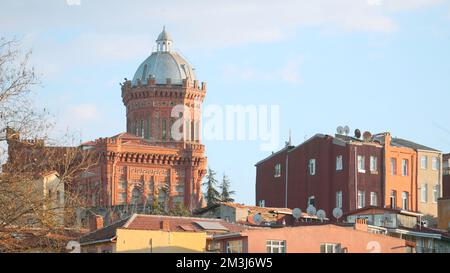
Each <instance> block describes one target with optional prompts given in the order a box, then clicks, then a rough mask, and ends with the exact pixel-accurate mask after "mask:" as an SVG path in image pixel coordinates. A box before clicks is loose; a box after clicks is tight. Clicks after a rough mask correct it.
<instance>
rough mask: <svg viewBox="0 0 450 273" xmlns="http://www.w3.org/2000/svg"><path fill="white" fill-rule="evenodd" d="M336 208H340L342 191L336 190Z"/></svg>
mask: <svg viewBox="0 0 450 273" xmlns="http://www.w3.org/2000/svg"><path fill="white" fill-rule="evenodd" d="M336 208H342V191H338V192H336Z"/></svg>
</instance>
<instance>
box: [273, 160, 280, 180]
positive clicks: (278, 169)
mask: <svg viewBox="0 0 450 273" xmlns="http://www.w3.org/2000/svg"><path fill="white" fill-rule="evenodd" d="M280 176H281V164H280V163H277V164H275V168H274V177H280Z"/></svg>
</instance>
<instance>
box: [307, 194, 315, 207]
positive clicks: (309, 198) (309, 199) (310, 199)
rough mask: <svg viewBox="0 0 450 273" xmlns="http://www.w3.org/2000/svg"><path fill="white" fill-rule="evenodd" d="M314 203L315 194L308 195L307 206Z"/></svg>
mask: <svg viewBox="0 0 450 273" xmlns="http://www.w3.org/2000/svg"><path fill="white" fill-rule="evenodd" d="M315 205H316V197H315V196H310V197H308V207H309V206H313V207H314V206H315Z"/></svg>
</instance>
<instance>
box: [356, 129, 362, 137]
mask: <svg viewBox="0 0 450 273" xmlns="http://www.w3.org/2000/svg"><path fill="white" fill-rule="evenodd" d="M355 137H356V138H361V131H360V130H359V129H356V130H355Z"/></svg>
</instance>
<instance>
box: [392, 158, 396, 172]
mask: <svg viewBox="0 0 450 273" xmlns="http://www.w3.org/2000/svg"><path fill="white" fill-rule="evenodd" d="M391 175H397V159H395V158H391Z"/></svg>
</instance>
